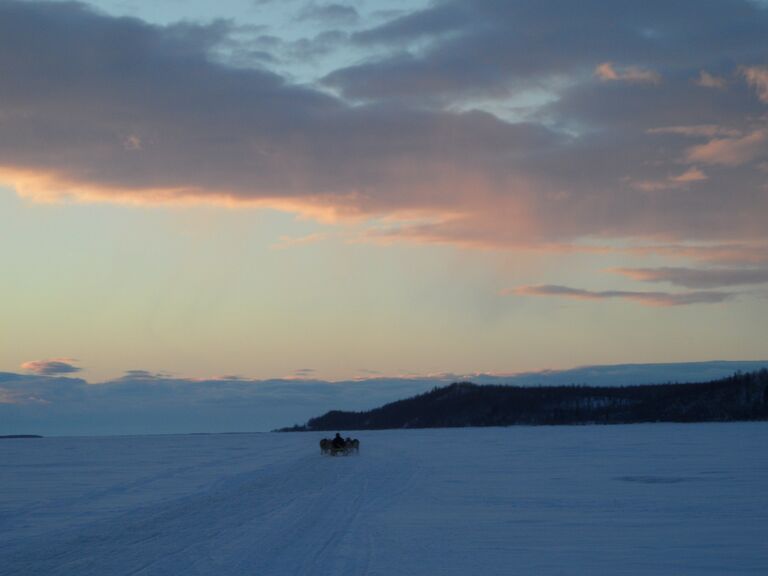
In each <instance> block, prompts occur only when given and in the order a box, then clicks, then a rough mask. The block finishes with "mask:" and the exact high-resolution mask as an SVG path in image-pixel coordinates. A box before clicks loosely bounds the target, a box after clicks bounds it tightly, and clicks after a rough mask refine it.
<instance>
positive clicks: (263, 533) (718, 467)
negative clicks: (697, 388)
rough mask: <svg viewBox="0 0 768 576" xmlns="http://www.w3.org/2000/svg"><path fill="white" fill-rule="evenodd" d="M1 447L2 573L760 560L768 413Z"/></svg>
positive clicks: (428, 569)
mask: <svg viewBox="0 0 768 576" xmlns="http://www.w3.org/2000/svg"><path fill="white" fill-rule="evenodd" d="M319 437H320V436H319V435H316V434H279V435H278V434H253V435H221V436H156V437H132V438H131V437H123V438H50V439H43V440H27V441H13V442H12V443H11V442H6V443H3V444H0V457H2V460H0V462H2V464H0V481H2V484H1V485H2V487H3V491H2V494H0V575H2V576H37V575H40V576H42V575H45V576H97V575H98V576H117V575H120V576H128V575H131V576H152V575H158V576H159V575H163V576H176V575H184V576H189V575H202V574H206V575H221V576H228V575H233V576H234V575H238V576H240V575H250V574H253V575H259V576H262V575H265V576H270V575H274V576H278V575H279V576H291V575H312V576H325V575H328V576H330V575H335V576H352V575H378V576H385V575H393V576H395V575H396V576H401V575H403V576H407V575H417V574H418V575H419V576H421V575H423V574H441V575H452V574H456V575H462V576H463V575H466V574H483V575H484V576H486V575H495V574H499V575H501V574H505V575H507V574H512V575H514V574H537V575H539V574H540V575H549V574H590V575H593V574H612V575H621V574H627V575H629V574H631V575H639V574H649V575H650V574H672V573H674V574H679V575H685V574H704V573H711V574H765V573H768V550H766V548H765V546H764V535H765V532H766V528H768V495H766V492H765V490H764V486H765V485H766V482H767V481H768V456H766V451H765V450H764V446H765V443H766V440H768V425H766V424H734V425H689V426H682V425H681V426H677V425H652V426H627V427H578V428H566V427H563V428H509V429H475V430H470V429H463V430H425V431H400V432H370V433H361V434H360V435H359V437H360V438H361V440H362V447H361V453H360V455H359V456H349V457H336V458H332V457H327V456H321V455H320V454H319V449H318V448H317V441H318V439H319Z"/></svg>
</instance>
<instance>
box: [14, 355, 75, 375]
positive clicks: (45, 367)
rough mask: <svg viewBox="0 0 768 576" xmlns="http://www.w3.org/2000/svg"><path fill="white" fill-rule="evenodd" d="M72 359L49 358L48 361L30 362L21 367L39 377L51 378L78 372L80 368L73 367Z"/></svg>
mask: <svg viewBox="0 0 768 576" xmlns="http://www.w3.org/2000/svg"><path fill="white" fill-rule="evenodd" d="M74 362H77V360H75V359H74V358H50V359H48V360H31V361H29V362H24V363H23V364H22V365H21V368H22V370H26V371H27V372H32V373H33V374H39V375H41V376H53V375H55V374H71V373H73V372H80V371H81V370H82V368H79V367H78V366H75V364H74Z"/></svg>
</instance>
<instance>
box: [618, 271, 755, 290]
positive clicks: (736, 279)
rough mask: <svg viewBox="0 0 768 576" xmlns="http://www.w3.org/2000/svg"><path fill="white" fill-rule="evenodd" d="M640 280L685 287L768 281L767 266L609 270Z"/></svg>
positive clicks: (710, 286)
mask: <svg viewBox="0 0 768 576" xmlns="http://www.w3.org/2000/svg"><path fill="white" fill-rule="evenodd" d="M611 271H612V272H616V273H617V274H622V275H624V276H627V277H629V278H633V279H635V280H640V281H642V282H667V283H669V284H674V285H676V286H683V287H685V288H720V287H724V286H742V285H747V284H764V283H768V268H710V269H699V268H675V267H662V268H615V269H612V270H611Z"/></svg>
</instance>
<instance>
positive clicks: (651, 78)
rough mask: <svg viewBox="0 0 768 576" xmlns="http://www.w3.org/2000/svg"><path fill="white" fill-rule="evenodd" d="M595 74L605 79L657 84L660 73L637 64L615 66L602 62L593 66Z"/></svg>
mask: <svg viewBox="0 0 768 576" xmlns="http://www.w3.org/2000/svg"><path fill="white" fill-rule="evenodd" d="M595 76H597V77H598V78H599V79H600V80H605V81H623V82H631V83H641V84H658V83H659V82H661V75H660V74H659V73H658V72H654V71H653V70H648V69H646V68H639V67H637V66H626V67H621V68H616V67H615V66H614V65H613V63H611V62H603V63H602V64H599V65H598V66H597V67H596V68H595Z"/></svg>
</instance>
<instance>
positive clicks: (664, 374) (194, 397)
mask: <svg viewBox="0 0 768 576" xmlns="http://www.w3.org/2000/svg"><path fill="white" fill-rule="evenodd" d="M767 365H768V361H763V362H698V363H695V362H694V363H679V364H627V365H615V366H586V367H581V368H576V369H572V370H559V371H555V370H546V371H541V372H526V373H519V374H507V375H494V374H469V375H467V374H441V375H437V376H425V377H421V378H371V379H366V380H360V381H346V382H326V381H322V380H310V379H297V380H279V379H278V380H251V379H245V378H240V377H238V378H229V377H227V378H217V379H208V380H199V379H184V378H172V377H168V376H163V375H157V374H153V373H151V372H150V371H145V370H131V371H129V372H128V373H126V374H125V376H124V377H122V378H118V379H116V380H113V381H109V382H102V383H99V384H88V383H87V382H85V381H84V380H81V379H78V378H65V377H47V376H37V375H34V376H30V375H21V374H13V373H8V372H0V434H24V433H26V434H50V435H79V434H150V433H185V432H238V431H266V430H271V429H274V428H278V427H283V426H290V425H292V424H295V423H302V422H305V421H306V420H307V419H309V418H311V417H313V416H317V415H319V414H322V413H324V412H326V411H328V410H332V409H342V410H367V409H370V408H374V407H376V406H379V405H381V404H384V403H386V402H392V401H394V400H398V399H401V398H406V397H409V396H412V395H414V394H419V393H422V392H425V391H427V390H430V389H431V388H433V387H435V386H443V385H447V384H450V383H451V382H456V381H462V380H471V381H473V382H476V383H479V384H513V385H520V386H554V385H571V384H589V385H594V386H606V385H609V386H624V385H633V384H654V383H663V382H669V381H677V382H701V381H707V380H712V379H715V378H722V377H724V376H728V375H730V374H733V373H734V372H735V371H737V370H742V371H750V370H757V369H759V368H762V367H765V366H767Z"/></svg>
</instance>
